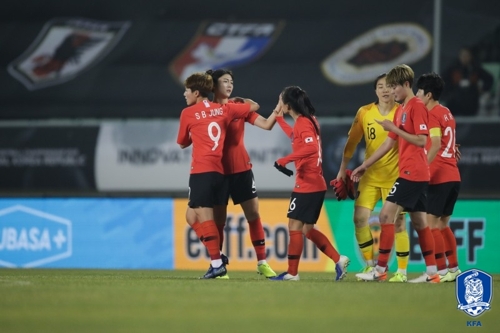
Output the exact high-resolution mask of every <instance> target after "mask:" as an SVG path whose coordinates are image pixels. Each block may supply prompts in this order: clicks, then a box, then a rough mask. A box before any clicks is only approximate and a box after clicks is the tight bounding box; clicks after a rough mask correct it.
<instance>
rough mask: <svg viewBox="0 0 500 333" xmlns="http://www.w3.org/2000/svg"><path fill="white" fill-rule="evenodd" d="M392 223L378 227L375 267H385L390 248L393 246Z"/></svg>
mask: <svg viewBox="0 0 500 333" xmlns="http://www.w3.org/2000/svg"><path fill="white" fill-rule="evenodd" d="M394 231H395V226H394V223H383V224H381V225H380V246H379V248H378V261H377V266H380V267H387V263H388V262H389V256H390V255H391V250H392V246H393V245H394V237H395V236H394V235H395V234H394Z"/></svg>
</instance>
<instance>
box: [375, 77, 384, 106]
mask: <svg viewBox="0 0 500 333" xmlns="http://www.w3.org/2000/svg"><path fill="white" fill-rule="evenodd" d="M386 76H387V73H382V74H380V75H379V76H377V78H376V79H375V81H373V89H375V90H377V84H378V81H380V79H383V78H384V77H386ZM375 104H378V98H377V100H376V101H375Z"/></svg>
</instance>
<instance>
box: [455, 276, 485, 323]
mask: <svg viewBox="0 0 500 333" xmlns="http://www.w3.org/2000/svg"><path fill="white" fill-rule="evenodd" d="M492 295H493V278H492V277H491V275H489V274H488V273H485V272H483V271H480V270H477V269H470V270H468V271H465V272H463V273H462V274H460V275H459V276H457V280H456V296H457V301H458V309H459V310H462V311H464V312H465V313H466V314H468V315H469V316H472V317H477V316H479V315H480V314H482V313H483V312H484V311H486V310H489V309H490V304H491V298H492Z"/></svg>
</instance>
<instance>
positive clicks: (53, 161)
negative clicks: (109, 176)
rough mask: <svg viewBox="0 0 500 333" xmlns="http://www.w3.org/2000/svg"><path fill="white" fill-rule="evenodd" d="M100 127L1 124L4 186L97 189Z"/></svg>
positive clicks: (0, 179)
mask: <svg viewBox="0 0 500 333" xmlns="http://www.w3.org/2000/svg"><path fill="white" fill-rule="evenodd" d="M98 131H99V127H97V126H64V127H32V126H25V127H4V128H2V130H1V131H0V183H1V184H2V190H16V191H33V190H68V191H91V192H94V191H95V179H94V178H95V177H94V149H95V147H96V139H97V133H98Z"/></svg>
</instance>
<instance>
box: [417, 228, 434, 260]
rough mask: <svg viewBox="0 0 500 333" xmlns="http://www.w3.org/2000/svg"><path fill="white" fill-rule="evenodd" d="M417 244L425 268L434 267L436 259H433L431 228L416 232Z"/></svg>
mask: <svg viewBox="0 0 500 333" xmlns="http://www.w3.org/2000/svg"><path fill="white" fill-rule="evenodd" d="M417 234H418V242H419V243H420V250H421V251H422V255H423V256H424V260H425V266H427V267H429V266H436V257H434V246H435V245H434V238H433V237H432V232H431V228H429V227H425V228H424V229H422V230H417Z"/></svg>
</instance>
